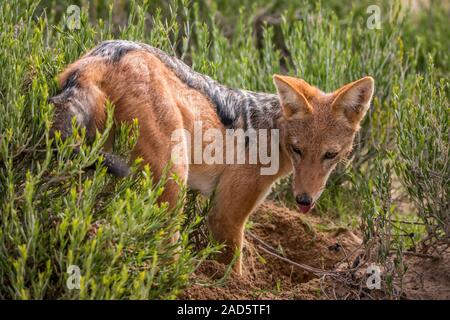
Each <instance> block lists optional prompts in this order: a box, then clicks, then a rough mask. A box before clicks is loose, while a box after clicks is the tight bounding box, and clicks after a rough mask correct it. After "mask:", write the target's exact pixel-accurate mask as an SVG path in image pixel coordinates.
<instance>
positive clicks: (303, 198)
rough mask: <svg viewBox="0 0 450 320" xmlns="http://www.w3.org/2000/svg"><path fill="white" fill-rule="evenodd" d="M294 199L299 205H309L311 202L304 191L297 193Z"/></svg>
mask: <svg viewBox="0 0 450 320" xmlns="http://www.w3.org/2000/svg"><path fill="white" fill-rule="evenodd" d="M295 200H296V201H297V203H298V204H299V205H301V206H310V205H311V204H312V198H311V197H310V196H309V195H307V194H306V193H302V194H298V195H297V196H296V197H295Z"/></svg>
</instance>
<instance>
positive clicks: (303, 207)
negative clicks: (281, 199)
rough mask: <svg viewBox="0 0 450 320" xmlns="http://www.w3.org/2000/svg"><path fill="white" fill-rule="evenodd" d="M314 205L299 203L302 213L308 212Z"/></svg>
mask: <svg viewBox="0 0 450 320" xmlns="http://www.w3.org/2000/svg"><path fill="white" fill-rule="evenodd" d="M311 207H312V205H309V206H304V205H301V204H299V205H298V209H299V210H300V212H301V213H308V211H309V210H311Z"/></svg>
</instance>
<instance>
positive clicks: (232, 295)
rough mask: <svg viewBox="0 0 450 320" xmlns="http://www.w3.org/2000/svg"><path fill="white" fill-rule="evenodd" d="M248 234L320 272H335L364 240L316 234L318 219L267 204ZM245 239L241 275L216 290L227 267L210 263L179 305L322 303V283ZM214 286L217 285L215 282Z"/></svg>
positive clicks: (344, 234)
mask: <svg viewBox="0 0 450 320" xmlns="http://www.w3.org/2000/svg"><path fill="white" fill-rule="evenodd" d="M250 225H251V227H250V230H249V231H250V232H251V234H252V235H255V236H256V237H258V238H259V239H260V240H262V241H264V242H265V243H267V244H268V245H270V246H271V247H273V248H275V249H276V250H277V252H278V253H279V254H280V255H282V256H284V257H287V258H289V259H290V260H293V261H295V262H299V263H304V264H307V265H309V266H312V267H317V268H321V269H332V268H333V267H334V265H335V264H336V263H337V262H340V261H341V260H342V259H344V258H345V252H350V251H352V250H353V249H354V248H355V247H357V246H358V245H359V244H360V242H361V240H360V239H359V238H358V237H357V236H356V235H354V234H353V233H352V232H350V231H347V230H344V229H336V230H331V231H329V232H319V231H317V230H316V229H317V226H320V225H321V221H320V218H317V217H313V216H305V215H301V214H300V213H298V212H296V211H293V210H290V209H288V208H285V207H280V206H279V205H278V204H275V203H273V202H269V201H268V202H265V203H263V204H262V205H261V206H260V207H259V208H258V210H256V212H255V213H253V215H252V217H251V222H250ZM258 243H259V242H257V241H256V240H255V239H254V238H252V237H250V236H249V235H246V243H245V248H244V250H243V275H242V276H241V277H237V276H233V275H232V276H230V277H228V278H227V279H226V281H224V283H223V284H222V285H220V281H219V285H218V284H217V280H218V279H221V277H223V275H224V274H225V271H226V266H224V265H222V264H220V263H217V262H215V261H206V262H205V263H203V265H202V266H201V267H200V268H199V270H198V271H197V272H196V273H195V274H194V275H193V280H194V283H195V284H194V285H193V286H191V287H189V288H187V289H186V290H185V291H184V293H183V294H182V295H181V296H180V298H181V299H318V298H319V299H320V298H321V297H322V295H321V290H320V286H319V281H318V280H319V279H317V278H316V277H315V276H314V275H313V274H311V273H309V272H306V271H304V270H302V269H300V268H298V267H296V266H294V265H291V264H289V263H286V262H284V261H282V260H280V259H278V258H276V257H274V256H272V255H270V254H268V253H266V252H264V251H262V250H261V249H260V248H258ZM214 281H216V282H215V283H214V284H213V282H214Z"/></svg>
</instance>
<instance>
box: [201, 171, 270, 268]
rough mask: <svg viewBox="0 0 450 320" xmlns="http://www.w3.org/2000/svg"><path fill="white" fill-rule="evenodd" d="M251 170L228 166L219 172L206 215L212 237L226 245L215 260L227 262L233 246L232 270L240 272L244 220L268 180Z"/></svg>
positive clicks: (230, 257) (257, 200)
mask: <svg viewBox="0 0 450 320" xmlns="http://www.w3.org/2000/svg"><path fill="white" fill-rule="evenodd" d="M254 171H255V169H253V168H250V169H249V168H248V167H244V166H235V167H230V168H228V169H227V170H225V172H224V173H223V174H222V176H221V179H220V181H219V184H218V186H217V189H216V193H215V197H214V205H213V208H212V211H211V214H210V215H209V217H208V227H209V230H210V232H211V233H212V235H213V237H214V238H215V240H217V241H219V242H221V243H224V244H225V245H226V247H225V248H224V249H223V251H222V252H221V254H220V256H219V258H218V260H219V261H220V262H223V263H230V262H231V261H232V259H233V255H234V253H235V252H236V249H237V250H239V253H240V254H239V257H238V260H237V261H236V263H235V265H234V270H235V271H236V272H237V273H239V274H242V245H243V240H244V228H245V222H246V221H247V218H248V216H249V215H250V213H251V212H252V211H253V209H254V208H255V207H256V206H257V205H258V204H259V202H260V201H261V200H263V198H264V196H265V194H266V192H267V190H268V189H269V187H270V183H268V182H267V181H264V180H263V179H260V178H259V177H258V175H257V173H255V172H254Z"/></svg>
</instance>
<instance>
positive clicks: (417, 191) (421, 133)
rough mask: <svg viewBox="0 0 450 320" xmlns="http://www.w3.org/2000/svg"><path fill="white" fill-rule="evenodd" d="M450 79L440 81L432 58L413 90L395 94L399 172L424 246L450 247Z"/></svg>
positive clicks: (395, 156) (397, 165) (397, 168)
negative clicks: (406, 95)
mask: <svg viewBox="0 0 450 320" xmlns="http://www.w3.org/2000/svg"><path fill="white" fill-rule="evenodd" d="M448 93H449V91H448V82H447V81H446V80H445V79H439V80H437V79H436V77H435V75H434V71H433V64H432V60H431V58H430V59H429V70H428V73H427V74H426V75H425V76H419V77H418V79H417V81H416V84H415V90H414V94H413V95H412V96H411V97H410V98H409V99H407V100H404V101H403V100H401V99H400V98H399V97H398V95H397V96H396V98H395V105H396V113H395V117H396V120H397V126H396V130H395V132H396V144H397V149H396V152H395V154H393V157H394V158H395V170H396V173H397V175H398V177H399V178H400V181H401V183H402V185H403V186H404V188H405V189H406V191H407V193H408V195H409V197H410V199H411V201H412V202H413V203H414V205H415V207H416V210H417V214H418V216H419V217H420V219H421V220H422V221H423V223H424V224H425V226H426V231H427V238H426V239H424V242H423V244H424V245H425V247H424V248H423V249H424V250H426V249H427V247H428V246H432V247H433V248H434V249H437V248H436V245H438V244H442V243H444V244H446V246H445V247H444V248H441V250H442V249H444V250H445V248H447V247H448V246H449V245H450V203H449V199H450V146H449V143H450V141H449V140H450V136H449V132H450V131H449V130H450V108H449V104H448Z"/></svg>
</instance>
